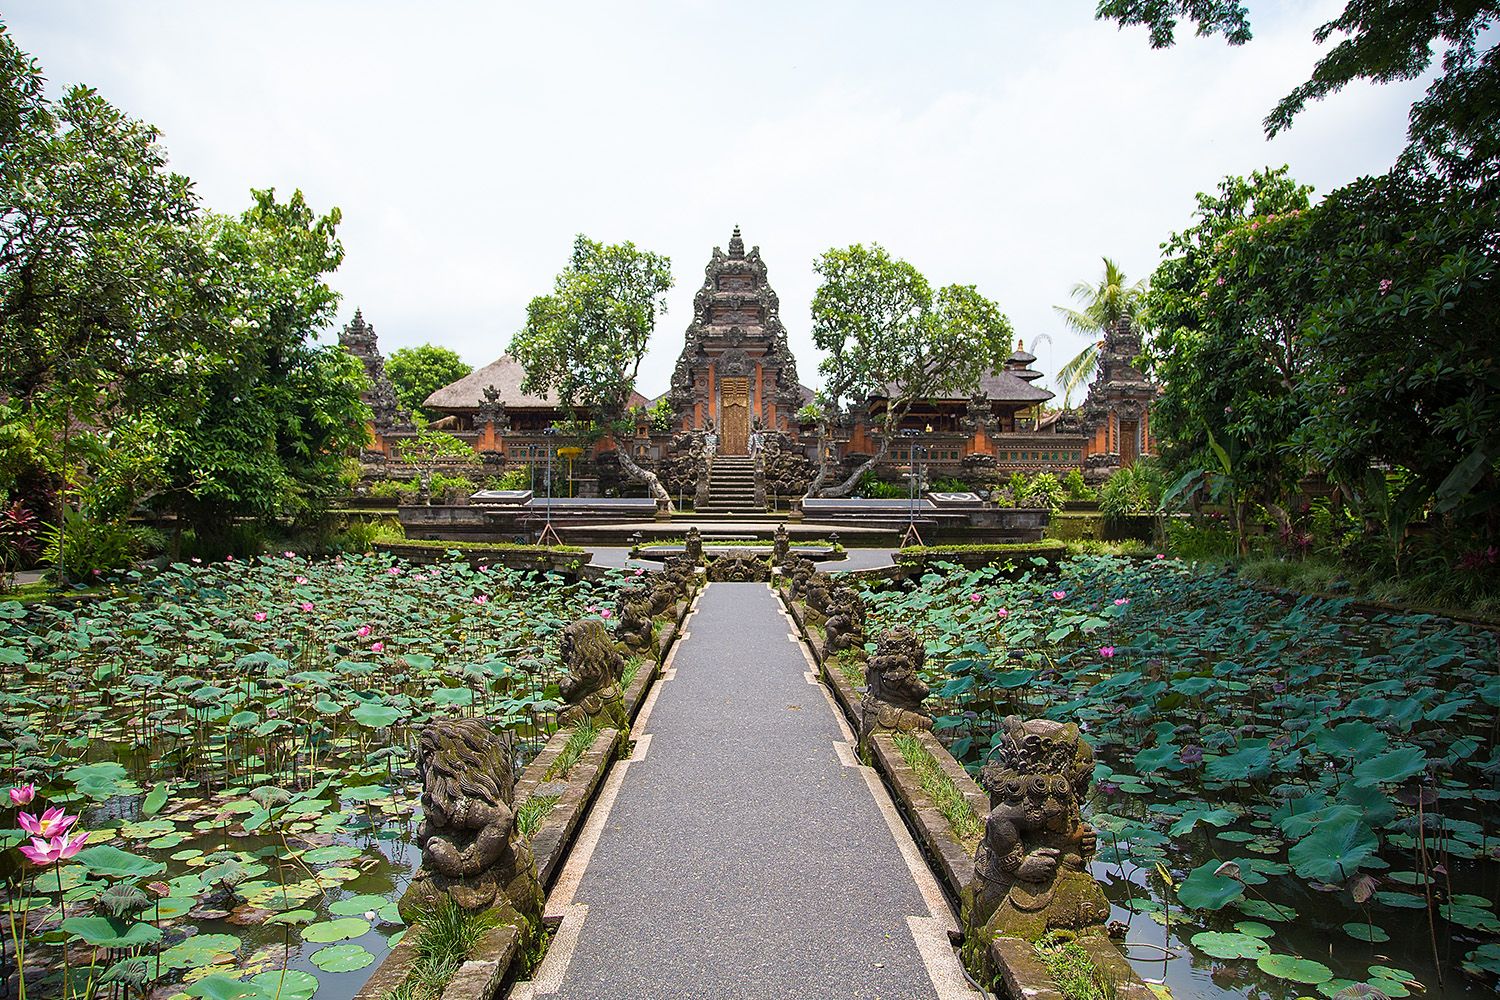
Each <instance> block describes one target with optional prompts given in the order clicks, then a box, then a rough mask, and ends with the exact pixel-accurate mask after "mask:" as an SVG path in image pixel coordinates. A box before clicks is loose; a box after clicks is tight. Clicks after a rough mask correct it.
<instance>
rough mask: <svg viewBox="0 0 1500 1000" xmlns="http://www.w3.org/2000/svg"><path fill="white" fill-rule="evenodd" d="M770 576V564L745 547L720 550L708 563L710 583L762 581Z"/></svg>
mask: <svg viewBox="0 0 1500 1000" xmlns="http://www.w3.org/2000/svg"><path fill="white" fill-rule="evenodd" d="M770 578H771V564H770V563H769V562H768V561H767V560H766V559H765V557H764V556H761V555H760V554H758V553H755V552H751V551H749V550H747V549H735V550H733V551H730V552H722V553H720V554H719V555H717V556H715V557H714V558H713V559H711V560H710V561H709V563H708V579H709V582H710V583H763V582H765V581H766V580H769V579H770Z"/></svg>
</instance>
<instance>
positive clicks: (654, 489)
mask: <svg viewBox="0 0 1500 1000" xmlns="http://www.w3.org/2000/svg"><path fill="white" fill-rule="evenodd" d="M615 454H616V455H617V456H618V457H619V459H620V468H622V469H624V470H625V474H626V475H628V476H629V477H630V478H631V479H634V480H635V481H636V482H638V483H645V484H646V488H647V489H648V490H650V491H651V498H652V499H653V500H655V501H656V502H657V503H662V502H663V501H665V503H666V505H667V510H669V511H675V510H676V508H675V507H673V506H672V494H670V493H668V492H667V490H666V487H664V486H662V484H661V480H660V479H659V478H657V475H656V473H654V472H647V471H646V470H645V469H643V468H641V467H640V466H639V465H636V464H635V459H633V458H631V457H630V452H629V450H628V449H626V448H625V447H624V446H623V445H620V446H618V447H616V448H615Z"/></svg>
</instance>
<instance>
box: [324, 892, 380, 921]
mask: <svg viewBox="0 0 1500 1000" xmlns="http://www.w3.org/2000/svg"><path fill="white" fill-rule="evenodd" d="M388 902H390V900H388V899H386V898H385V897H384V896H374V895H368V894H366V895H360V896H350V897H349V898H348V899H341V900H339V901H338V902H336V903H333V904H332V905H330V906H329V907H328V912H329V913H332V914H333V915H334V916H336V917H357V916H359V915H360V914H363V913H368V912H370V911H371V910H379V909H380V908H381V907H382V906H385V905H386V903H388Z"/></svg>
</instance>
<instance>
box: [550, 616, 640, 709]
mask: <svg viewBox="0 0 1500 1000" xmlns="http://www.w3.org/2000/svg"><path fill="white" fill-rule="evenodd" d="M559 648H560V652H561V653H562V661H563V667H564V668H566V669H567V671H568V676H567V677H565V678H563V682H562V685H561V690H562V696H563V701H565V702H567V703H568V707H567V708H565V709H563V712H562V723H563V725H565V726H572V725H577V724H578V723H579V722H582V721H583V720H584V719H592V720H593V722H594V725H596V726H599V727H600V728H601V729H602V728H604V727H613V728H615V729H619V730H622V731H623V730H626V729H629V728H630V720H629V719H628V718H627V717H626V715H625V696H624V694H623V693H622V692H621V691H620V675H621V674H623V673H624V672H625V657H623V656H621V655H620V651H619V649H618V648H616V647H615V643H614V640H613V639H612V638H611V637H610V634H609V629H607V628H605V627H604V623H603V622H602V621H600V620H599V619H597V618H581V619H579V620H578V621H576V622H573V623H572V624H571V625H569V626H568V627H567V628H565V629H563V633H562V641H561V643H560V647H559Z"/></svg>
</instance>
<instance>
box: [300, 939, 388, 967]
mask: <svg viewBox="0 0 1500 1000" xmlns="http://www.w3.org/2000/svg"><path fill="white" fill-rule="evenodd" d="M308 961H310V962H312V964H313V965H316V966H317V967H318V968H320V969H322V970H323V971H324V972H353V971H354V970H355V969H363V968H364V967H365V966H367V965H369V964H370V963H371V962H373V961H375V956H374V955H372V954H371V953H370V952H368V951H366V950H365V949H364V948H362V947H361V946H359V945H357V944H331V945H329V946H328V947H326V948H319V949H318V950H317V951H315V952H313V953H312V956H311V957H310V958H309V959H308Z"/></svg>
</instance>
